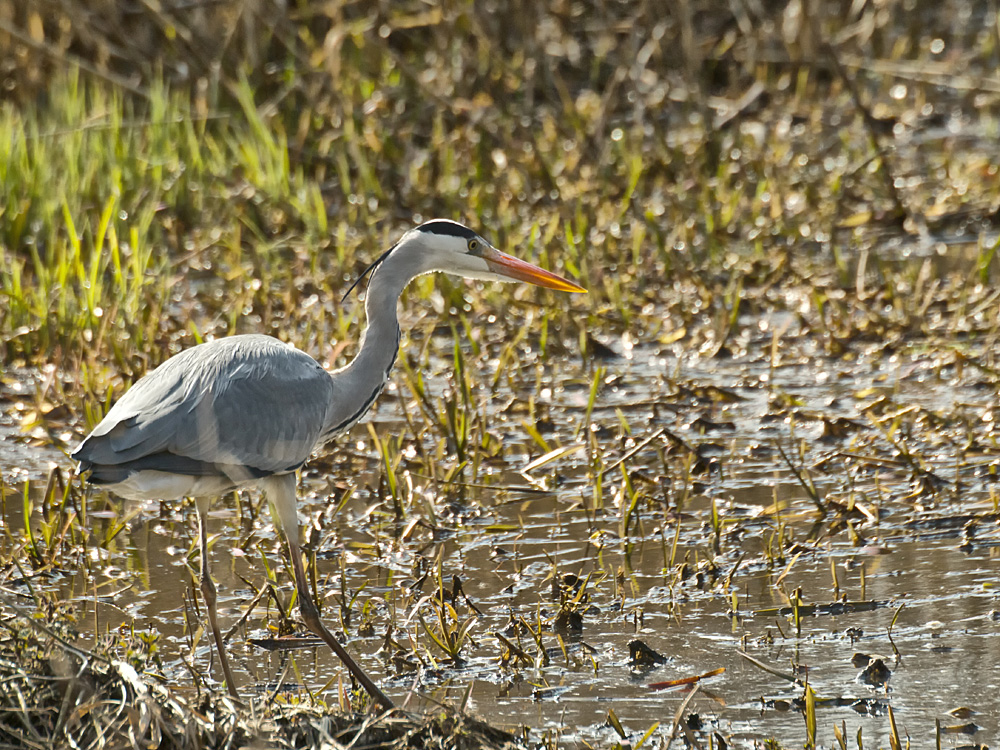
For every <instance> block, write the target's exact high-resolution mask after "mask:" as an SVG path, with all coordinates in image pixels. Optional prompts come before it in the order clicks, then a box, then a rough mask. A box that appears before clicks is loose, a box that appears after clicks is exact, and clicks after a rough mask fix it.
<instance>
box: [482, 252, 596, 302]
mask: <svg viewBox="0 0 1000 750" xmlns="http://www.w3.org/2000/svg"><path fill="white" fill-rule="evenodd" d="M483 259H484V260H485V261H486V262H487V263H488V264H489V266H490V270H491V271H493V272H494V273H498V274H500V275H501V276H506V277H507V278H508V279H514V280H516V281H527V282H528V283H529V284H534V285H535V286H543V287H545V288H546V289H556V290H558V291H560V292H586V291H587V290H586V289H584V288H583V287H582V286H580V285H579V284H574V283H573V282H572V281H569V280H568V279H564V278H563V277H562V276H557V275H556V274H554V273H550V272H549V271H546V270H545V269H544V268H539V267H538V266H535V265H532V264H531V263H528V262H526V261H523V260H518V259H517V258H515V257H514V256H512V255H507V254H506V253H501V252H500V251H499V250H495V249H494V248H490V249H489V250H487V251H485V252H484V253H483Z"/></svg>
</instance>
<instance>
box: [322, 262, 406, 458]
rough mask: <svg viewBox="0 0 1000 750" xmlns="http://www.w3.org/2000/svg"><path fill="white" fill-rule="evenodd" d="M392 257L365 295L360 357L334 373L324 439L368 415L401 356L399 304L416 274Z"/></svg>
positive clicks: (373, 278)
mask: <svg viewBox="0 0 1000 750" xmlns="http://www.w3.org/2000/svg"><path fill="white" fill-rule="evenodd" d="M392 261H393V256H392V255H389V256H388V257H387V258H386V259H385V262H384V263H383V264H382V265H381V266H380V267H379V268H377V269H376V270H375V273H374V274H373V275H372V278H371V281H370V282H369V284H368V291H367V293H366V295H365V316H366V318H367V319H368V325H367V326H366V327H365V331H364V333H363V334H362V335H361V344H360V348H359V349H358V353H357V355H355V357H354V359H353V360H351V362H350V363H349V364H348V365H347V366H346V367H343V368H341V369H340V370H337V371H336V372H333V373H331V377H332V378H333V381H334V387H335V390H334V396H333V401H332V403H331V404H330V408H329V410H328V412H327V418H326V429H325V430H324V437H325V438H329V437H332V436H333V435H336V434H337V433H339V432H343V431H344V430H346V429H348V428H349V427H350V426H351V425H353V424H354V423H355V422H357V421H358V420H359V419H361V417H362V416H363V415H364V413H365V412H366V411H368V409H369V408H371V405H372V404H373V403H374V401H375V399H376V398H377V397H378V395H379V394H380V393H381V392H382V389H383V388H384V387H385V384H386V382H387V381H388V379H389V373H390V372H391V370H392V366H393V364H395V362H396V355H397V354H398V353H399V320H398V318H397V317H396V303H397V302H398V301H399V295H400V294H401V293H402V292H403V289H404V288H405V287H406V285H407V284H408V283H409V282H410V280H411V279H412V278H413V277H414V276H415V275H416V274H414V273H412V272H410V271H408V270H407V269H406V268H401V267H400V266H402V265H403V264H400V263H393V262H392Z"/></svg>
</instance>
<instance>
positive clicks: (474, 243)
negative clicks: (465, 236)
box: [469, 240, 479, 252]
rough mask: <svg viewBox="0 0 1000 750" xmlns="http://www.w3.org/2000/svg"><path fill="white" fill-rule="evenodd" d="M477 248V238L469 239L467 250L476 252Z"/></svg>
mask: <svg viewBox="0 0 1000 750" xmlns="http://www.w3.org/2000/svg"><path fill="white" fill-rule="evenodd" d="M478 249H479V240H469V250H470V251H471V252H476V250H478Z"/></svg>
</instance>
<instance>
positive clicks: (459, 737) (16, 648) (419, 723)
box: [0, 607, 526, 750]
mask: <svg viewBox="0 0 1000 750" xmlns="http://www.w3.org/2000/svg"><path fill="white" fill-rule="evenodd" d="M3 609H6V610H7V611H5V612H0V618H2V619H0V626H2V628H3V636H2V637H0V747H10V748H26V749H27V748H37V750H47V749H48V748H53V747H79V748H107V749H108V750H117V749H121V750H134V748H137V747H146V748H164V749H166V750H189V749H190V750H195V749H196V748H206V747H211V748H242V747H270V748H282V747H286V748H302V747H317V748H318V747H355V748H369V749H375V748H377V749H378V750H403V748H412V747H421V748H438V749H439V750H450V749H452V748H471V747H476V748H486V749H490V750H516V749H517V748H523V747H526V745H525V744H524V743H523V742H522V741H521V739H519V738H518V737H516V736H514V735H512V734H509V733H507V732H504V731H501V730H499V729H495V728H493V727H491V726H489V725H487V724H485V723H483V722H482V721H478V720H476V719H474V718H472V717H470V716H466V715H462V714H459V713H456V712H454V711H450V710H447V709H444V708H442V709H441V710H439V711H434V712H428V713H426V714H425V715H421V716H416V715H412V714H407V713H406V712H405V711H401V710H393V711H389V712H386V713H379V714H370V713H357V714H352V713H345V712H343V711H331V710H329V709H328V708H326V707H325V706H322V705H318V704H317V705H313V706H309V705H306V704H303V703H296V702H287V701H284V700H273V699H272V700H270V701H268V702H267V703H266V705H261V706H255V709H254V710H253V711H247V710H246V707H244V706H240V705H237V704H234V702H233V701H232V700H231V699H230V698H229V697H228V696H226V695H223V694H222V693H216V692H206V693H203V694H201V695H200V696H198V697H197V698H196V699H194V700H192V699H191V698H188V697H184V696H181V695H178V694H177V693H175V692H173V691H172V690H171V689H170V688H169V687H168V686H166V685H164V684H162V683H161V682H160V681H158V680H154V679H150V678H149V676H148V675H145V674H143V673H142V672H140V671H139V670H137V669H136V667H135V666H133V665H132V664H131V663H128V662H125V661H121V660H119V659H116V658H114V656H113V654H114V653H115V649H113V648H112V649H108V650H107V651H106V652H105V653H97V652H94V651H85V650H81V649H80V648H78V647H76V646H74V645H73V644H72V642H71V640H72V639H73V638H74V634H73V633H72V631H71V625H70V622H69V620H68V619H67V618H66V613H59V612H48V613H46V614H44V615H43V614H42V613H39V612H36V613H33V614H31V615H29V616H27V617H26V616H25V615H24V614H23V613H22V612H20V611H19V612H18V613H16V614H12V613H11V612H10V608H9V607H5V608H3ZM43 622H44V624H43ZM272 698H273V696H272Z"/></svg>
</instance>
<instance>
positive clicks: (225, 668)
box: [195, 497, 240, 700]
mask: <svg viewBox="0 0 1000 750" xmlns="http://www.w3.org/2000/svg"><path fill="white" fill-rule="evenodd" d="M195 503H196V504H197V506H198V542H199V547H200V549H201V569H200V572H199V574H198V583H199V587H200V588H201V595H202V597H203V598H204V599H205V608H206V609H207V610H208V624H209V626H210V627H211V629H212V637H213V638H214V639H215V647H216V649H217V650H218V652H219V661H220V662H221V663H222V673H223V674H224V675H225V676H226V688H227V689H228V690H229V694H230V695H231V696H232V697H233V698H236V699H237V700H239V697H240V696H239V693H237V692H236V682H235V680H233V673H232V672H231V671H230V669H229V658H228V657H227V656H226V646H225V644H224V643H223V642H222V634H221V633H220V632H219V618H218V610H217V608H216V594H215V581H213V580H212V574H211V572H210V571H209V561H208V529H207V518H206V517H207V515H208V509H209V503H210V499H209V498H206V497H199V498H196V499H195Z"/></svg>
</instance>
